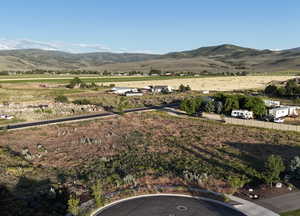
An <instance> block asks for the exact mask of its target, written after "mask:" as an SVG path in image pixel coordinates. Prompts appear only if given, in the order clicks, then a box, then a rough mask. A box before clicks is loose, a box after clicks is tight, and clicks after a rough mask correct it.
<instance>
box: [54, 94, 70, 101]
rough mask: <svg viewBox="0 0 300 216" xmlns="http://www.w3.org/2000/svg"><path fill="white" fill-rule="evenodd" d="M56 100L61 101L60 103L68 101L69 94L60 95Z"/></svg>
mask: <svg viewBox="0 0 300 216" xmlns="http://www.w3.org/2000/svg"><path fill="white" fill-rule="evenodd" d="M54 100H55V102H59V103H67V102H68V101H69V100H68V98H67V96H64V95H59V96H57V97H56V98H55V99H54Z"/></svg>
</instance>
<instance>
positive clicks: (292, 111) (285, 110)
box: [269, 106, 298, 118]
mask: <svg viewBox="0 0 300 216" xmlns="http://www.w3.org/2000/svg"><path fill="white" fill-rule="evenodd" d="M269 115H270V116H272V117H274V118H282V117H286V116H297V115H298V113H297V107H295V106H282V107H277V108H274V109H270V110H269Z"/></svg>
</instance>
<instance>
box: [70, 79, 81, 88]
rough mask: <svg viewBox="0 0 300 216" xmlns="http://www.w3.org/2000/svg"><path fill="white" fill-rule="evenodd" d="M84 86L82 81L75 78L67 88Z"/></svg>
mask: <svg viewBox="0 0 300 216" xmlns="http://www.w3.org/2000/svg"><path fill="white" fill-rule="evenodd" d="M81 84H82V81H81V79H79V77H75V78H74V79H72V80H71V81H70V83H69V84H68V85H67V88H75V87H76V86H80V85H81Z"/></svg>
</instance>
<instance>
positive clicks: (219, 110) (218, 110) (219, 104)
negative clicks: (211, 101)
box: [215, 101, 223, 114]
mask: <svg viewBox="0 0 300 216" xmlns="http://www.w3.org/2000/svg"><path fill="white" fill-rule="evenodd" d="M222 110H223V103H222V101H216V102H215V112H216V113H217V114H221V113H222Z"/></svg>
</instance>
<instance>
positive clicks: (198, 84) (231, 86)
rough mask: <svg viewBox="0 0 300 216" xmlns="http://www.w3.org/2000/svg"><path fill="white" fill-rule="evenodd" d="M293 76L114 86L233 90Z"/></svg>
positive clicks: (140, 82)
mask: <svg viewBox="0 0 300 216" xmlns="http://www.w3.org/2000/svg"><path fill="white" fill-rule="evenodd" d="M292 78H295V76H236V77H204V78H196V77H195V78H188V79H170V80H151V81H132V82H116V83H115V84H116V86H122V87H138V88H143V87H145V86H148V85H169V86H172V87H173V88H176V89H177V88H178V87H179V85H180V84H184V85H190V87H191V88H192V89H193V90H210V91H233V90H240V89H261V88H264V87H265V86H266V85H267V84H268V83H270V82H271V81H285V80H288V79H292Z"/></svg>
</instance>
